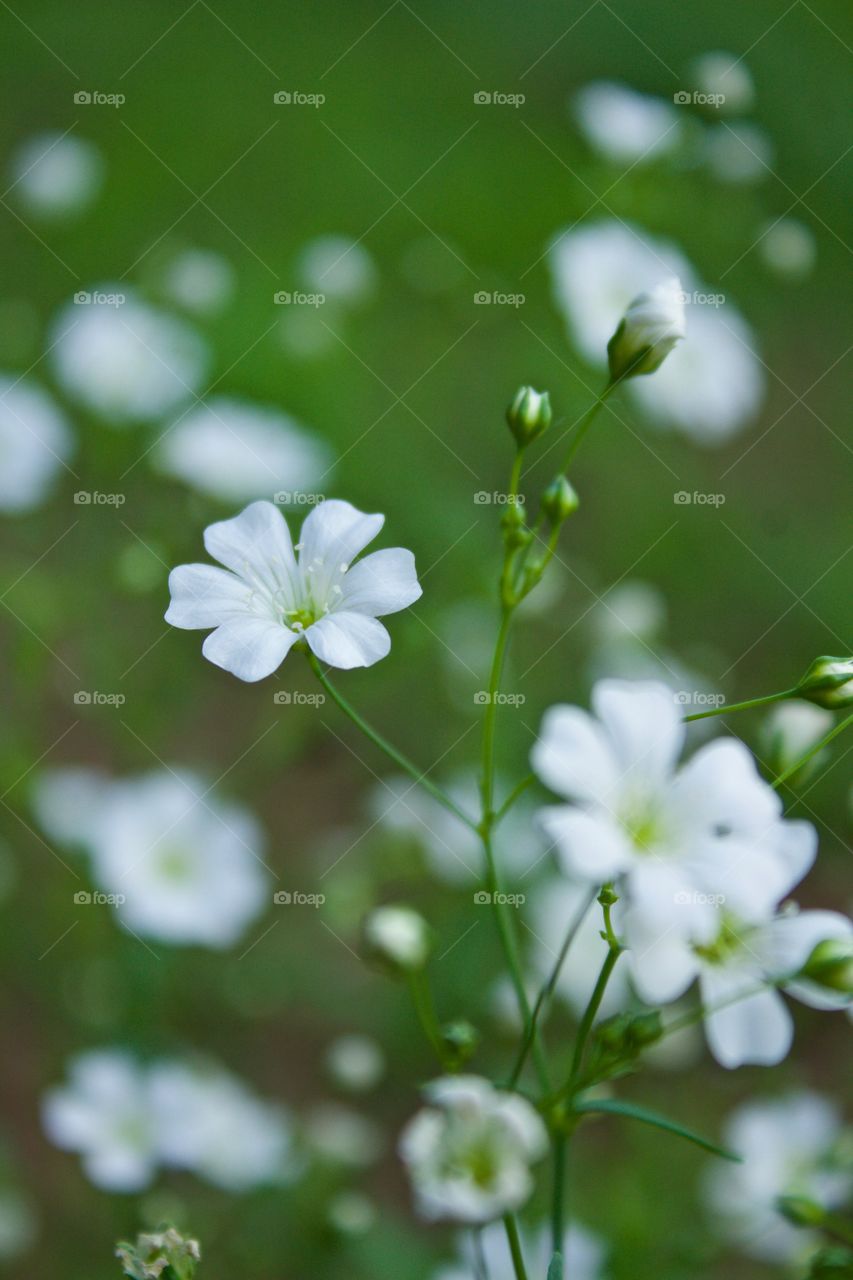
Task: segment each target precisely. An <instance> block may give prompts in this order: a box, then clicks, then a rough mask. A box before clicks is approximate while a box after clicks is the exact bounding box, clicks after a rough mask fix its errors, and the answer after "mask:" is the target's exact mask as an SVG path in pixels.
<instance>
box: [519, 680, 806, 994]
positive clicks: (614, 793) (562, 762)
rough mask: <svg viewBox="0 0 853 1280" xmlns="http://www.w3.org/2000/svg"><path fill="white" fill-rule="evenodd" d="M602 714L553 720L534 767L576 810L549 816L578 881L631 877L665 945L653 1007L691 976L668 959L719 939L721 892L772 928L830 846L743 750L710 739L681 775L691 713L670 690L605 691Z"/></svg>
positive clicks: (630, 890) (630, 887)
mask: <svg viewBox="0 0 853 1280" xmlns="http://www.w3.org/2000/svg"><path fill="white" fill-rule="evenodd" d="M592 706H593V709H594V711H595V716H594V717H593V716H591V715H589V714H587V712H585V711H581V710H580V709H579V708H577V707H569V706H559V707H553V708H552V709H551V710H550V711H548V712H547V713H546V715H545V718H544V720H543V725H542V732H541V736H540V738H539V741H538V742H537V743H536V745H535V747H534V748H533V753H532V762H533V767H534V769H535V771H536V772H537V774H538V775H539V777H540V778H541V779H542V781H543V782H544V783H545V784H546V786H549V787H550V788H551V789H552V790H554V791H556V792H557V793H558V794H559V795H562V796H564V797H565V798H566V799H567V800H568V801H569V803H568V804H563V805H559V806H552V807H550V808H547V809H545V810H543V811H542V821H543V823H544V825H545V828H546V830H547V831H548V834H549V835H550V836H551V838H552V839H553V840H554V842H555V844H556V846H557V851H558V854H559V857H560V859H561V861H562V864H563V867H564V869H565V871H566V873H567V875H569V876H570V877H577V878H579V879H586V880H589V881H590V882H591V883H593V884H602V883H604V882H605V881H608V880H611V879H614V878H620V883H621V884H622V885H623V887H624V890H625V892H626V894H627V898H628V901H629V903H630V906H631V915H632V919H633V920H634V921H635V923H636V924H637V925H638V927H640V926H641V927H642V928H643V929H645V930H647V931H648V932H649V933H650V934H652V936H656V934H657V933H659V934H660V939H659V946H658V947H657V948H656V949H655V956H654V959H655V964H656V970H659V973H656V976H657V977H659V980H660V983H661V989H660V990H658V989H657V988H656V990H655V993H654V994H653V995H652V996H650V997H646V998H650V999H652V1000H661V999H664V998H670V999H674V998H675V996H676V995H679V994H680V993H681V990H683V986H682V985H681V983H682V977H681V973H680V971H676V968H675V966H673V969H672V970H670V969H669V967H668V963H667V958H668V953H670V952H671V953H673V954H674V955H680V949H681V947H682V946H683V943H684V941H685V939H689V940H690V941H691V942H695V943H702V942H706V941H708V942H710V941H712V940H713V939H714V938H715V937H716V935H717V932H718V929H719V916H718V898H719V896H720V895H721V894H722V895H724V899H725V902H726V907H727V910H729V911H730V912H732V914H734V915H736V916H738V917H739V918H740V919H742V920H743V921H744V922H750V923H752V922H755V923H757V922H760V921H762V920H764V919H766V918H767V916H768V915H769V914H770V913H772V911H773V909H774V908H775V906H776V904H777V903H778V901H779V900H780V897H781V896H782V895H783V894H784V893H787V892H788V891H789V889H790V887H791V885H792V884H795V883H796V882H797V880H799V879H800V878H801V877H802V876H803V875H805V873H806V871H807V870H808V868H809V867H810V866H811V864H812V862H813V860H814V857H815V851H816V846H817V835H816V832H815V830H814V828H813V827H812V826H811V825H810V824H809V823H808V822H803V821H793V822H790V821H785V820H784V819H783V817H782V802H781V800H780V799H779V796H778V795H777V793H776V792H775V791H774V790H773V789H772V788H771V787H770V786H768V785H767V783H765V782H764V781H763V780H762V779H761V777H760V776H759V774H758V772H757V770H756V767H755V762H754V761H753V758H752V756H751V755H750V753H749V751H748V750H747V749H746V747H745V746H744V745H743V743H742V742H740V741H739V740H735V739H718V740H716V741H714V742H711V743H709V744H708V745H707V746H704V747H702V748H700V750H699V751H697V752H696V754H695V755H694V756H693V757H692V759H690V760H689V761H688V762H687V764H685V765H684V766H683V767H682V768H681V769H677V761H678V757H679V755H680V753H681V749H682V746H683V742H684V734H685V730H684V725H683V724H682V721H681V716H682V707H681V705H680V704H679V702H678V701H677V698H676V695H674V694H673V692H672V690H671V689H668V688H667V687H666V685H664V684H660V683H658V682H656V681H648V682H645V681H638V682H631V681H622V680H601V681H599V683H598V684H597V685H596V686H595V688H594V689H593V693H592ZM646 962H647V963H648V964H649V965H650V964H651V963H652V961H651V959H650V958H649V957H648V956H647V959H646ZM667 975H669V979H670V982H671V983H672V987H673V990H672V991H671V992H668V991H666V990H664V989H663V988H665V986H666V982H667ZM644 976H645V975H644ZM641 994H644V993H643V992H642V990H641Z"/></svg>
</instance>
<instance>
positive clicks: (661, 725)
mask: <svg viewBox="0 0 853 1280" xmlns="http://www.w3.org/2000/svg"><path fill="white" fill-rule="evenodd" d="M592 706H593V710H594V711H595V714H596V715H597V716H598V718H599V720H600V721H601V723H602V724H603V726H604V728H605V730H606V732H607V735H608V738H609V741H610V744H611V750H612V751H613V754H614V756H615V758H616V760H617V762H618V765H619V772H620V774H623V775H625V777H626V780H627V781H628V782H629V783H631V784H633V783H635V782H637V781H640V780H644V781H649V782H662V781H663V780H664V779H665V778H667V777H668V775H669V774H670V773H671V772H672V770H673V767H674V765H675V762H676V760H677V759H678V756H679V754H680V752H681V747H682V744H683V742H684V726H683V725H682V723H681V710H680V707H679V706H678V704H677V703H676V701H675V696H674V694H673V692H672V690H671V689H669V688H667V686H666V685H665V684H661V683H660V682H659V681H656V680H642V681H631V680H600V681H599V682H598V684H597V685H596V686H595V688H594V690H593V693H592Z"/></svg>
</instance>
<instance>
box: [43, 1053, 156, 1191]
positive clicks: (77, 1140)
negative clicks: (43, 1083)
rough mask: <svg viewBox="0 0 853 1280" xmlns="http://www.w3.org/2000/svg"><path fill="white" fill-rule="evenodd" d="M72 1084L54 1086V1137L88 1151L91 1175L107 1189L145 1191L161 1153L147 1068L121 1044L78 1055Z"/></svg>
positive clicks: (48, 1124)
mask: <svg viewBox="0 0 853 1280" xmlns="http://www.w3.org/2000/svg"><path fill="white" fill-rule="evenodd" d="M68 1076H69V1079H68V1084H67V1085H63V1086H60V1087H58V1088H55V1089H50V1090H49V1091H48V1092H47V1094H46V1095H45V1097H44V1100H43V1105H42V1123H43V1125H44V1130H45V1133H46V1134H47V1136H48V1138H49V1139H50V1141H51V1142H53V1143H54V1144H55V1145H56V1146H57V1147H60V1148H61V1149H62V1150H63V1151H76V1152H78V1153H79V1155H80V1156H81V1157H82V1160H83V1168H84V1170H85V1172H86V1176H87V1177H88V1178H89V1179H90V1181H91V1182H94V1184H95V1186H97V1187H101V1188H102V1189H103V1190H104V1191H124V1192H133V1191H141V1190H143V1189H144V1188H145V1187H147V1186H148V1185H149V1184H150V1183H151V1181H152V1179H153V1177H154V1174H155V1171H156V1167H157V1153H156V1149H155V1141H154V1133H153V1131H152V1126H151V1123H150V1119H151V1117H150V1107H149V1097H148V1084H147V1080H146V1078H145V1074H144V1072H143V1071H142V1070H141V1069H140V1067H139V1066H137V1064H136V1063H135V1062H134V1060H133V1059H132V1058H131V1057H130V1056H129V1055H128V1054H125V1053H122V1052H121V1051H120V1050H117V1049H115V1050H111V1049H104V1050H95V1051H93V1052H90V1053H82V1054H80V1055H79V1056H78V1057H77V1058H75V1059H73V1060H72V1062H71V1065H70V1068H69V1073H68Z"/></svg>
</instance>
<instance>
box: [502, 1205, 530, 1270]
mask: <svg viewBox="0 0 853 1280" xmlns="http://www.w3.org/2000/svg"><path fill="white" fill-rule="evenodd" d="M504 1227H505V1228H506V1238H507V1240H508V1241H509V1251H510V1254H511V1255H512V1265H513V1269H514V1271H515V1280H527V1269H526V1268H525V1265H524V1254H523V1253H522V1252H521V1240H520V1239H519V1236H518V1224H517V1223H516V1221H515V1218H514V1217H513V1216H512V1214H511V1213H507V1214H504Z"/></svg>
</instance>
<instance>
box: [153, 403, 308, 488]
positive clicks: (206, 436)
mask: <svg viewBox="0 0 853 1280" xmlns="http://www.w3.org/2000/svg"><path fill="white" fill-rule="evenodd" d="M155 459H156V463H157V465H158V467H159V468H160V470H161V471H165V472H166V473H167V474H168V475H172V476H176V477H177V478H178V479H179V480H183V481H184V482H185V483H186V484H188V485H191V486H192V487H193V488H194V489H198V490H199V491H200V492H201V493H208V494H211V495H212V496H213V497H214V498H222V499H223V500H224V501H226V502H246V501H248V500H249V499H251V498H258V497H260V496H261V495H262V494H273V493H275V492H277V491H280V490H283V491H288V492H293V491H308V490H311V489H313V488H314V486H315V485H316V484H317V483H318V482H319V480H320V478H321V477H322V476H324V475H325V474H326V473H327V472H328V471H329V469H330V467H331V461H332V459H331V453H330V450H329V448H328V447H327V446H326V445H325V444H323V443H322V442H321V441H320V440H318V439H317V438H316V437H315V436H312V435H310V434H309V432H308V431H306V429H305V428H304V427H302V426H300V425H299V424H298V423H297V422H295V421H294V420H293V419H292V418H290V417H289V416H288V415H287V414H285V413H282V412H281V411H280V410H278V409H274V408H272V407H268V406H266V405H255V404H251V403H250V402H248V401H244V400H237V399H234V398H233V397H231V396H214V397H212V398H211V399H210V400H206V401H205V402H204V403H203V404H200V405H197V406H196V408H194V409H191V410H190V412H189V413H188V414H187V415H186V416H185V417H183V418H181V419H180V420H179V421H178V422H177V423H176V425H175V426H174V427H172V428H171V429H170V430H168V431H166V433H165V434H164V435H163V436H162V437H161V439H160V443H159V444H158V446H157V450H156V454H155Z"/></svg>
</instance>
